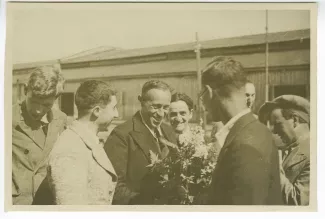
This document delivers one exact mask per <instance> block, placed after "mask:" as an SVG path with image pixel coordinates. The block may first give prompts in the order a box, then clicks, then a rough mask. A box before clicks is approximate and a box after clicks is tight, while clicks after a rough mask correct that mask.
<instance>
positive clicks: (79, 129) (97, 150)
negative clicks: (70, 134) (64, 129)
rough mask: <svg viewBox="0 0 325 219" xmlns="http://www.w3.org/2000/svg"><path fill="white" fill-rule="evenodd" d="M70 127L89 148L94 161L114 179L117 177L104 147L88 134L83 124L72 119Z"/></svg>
mask: <svg viewBox="0 0 325 219" xmlns="http://www.w3.org/2000/svg"><path fill="white" fill-rule="evenodd" d="M70 129H71V130H72V131H74V132H75V133H76V134H77V135H78V136H79V137H80V138H81V139H82V141H83V142H84V143H85V145H86V146H87V147H88V148H89V149H90V150H91V152H92V155H93V158H94V159H95V161H96V162H97V163H98V164H99V165H100V166H101V167H103V168H104V169H105V170H106V171H107V172H108V173H110V174H111V175H112V176H113V178H114V181H115V180H116V179H117V176H116V173H115V170H114V168H113V165H112V163H111V161H110V160H109V159H108V157H107V155H106V153H105V151H104V149H103V148H102V146H101V145H99V143H98V142H96V141H95V138H93V137H92V136H90V134H89V133H88V132H87V131H86V130H85V128H84V127H83V126H81V125H80V124H79V122H78V121H74V122H73V123H72V125H71V126H70Z"/></svg>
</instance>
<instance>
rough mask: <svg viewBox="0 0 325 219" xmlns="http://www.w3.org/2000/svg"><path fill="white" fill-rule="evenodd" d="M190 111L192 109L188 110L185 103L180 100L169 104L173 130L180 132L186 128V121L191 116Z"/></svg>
mask: <svg viewBox="0 0 325 219" xmlns="http://www.w3.org/2000/svg"><path fill="white" fill-rule="evenodd" d="M192 111H193V110H190V109H189V108H188V106H187V104H186V103H185V102H184V101H182V100H179V101H175V102H172V103H171V104H170V108H169V118H170V124H171V125H172V127H173V128H174V130H175V132H177V133H180V134H181V133H183V132H184V131H185V130H186V129H187V127H188V122H189V121H190V120H191V119H192V116H193V113H192Z"/></svg>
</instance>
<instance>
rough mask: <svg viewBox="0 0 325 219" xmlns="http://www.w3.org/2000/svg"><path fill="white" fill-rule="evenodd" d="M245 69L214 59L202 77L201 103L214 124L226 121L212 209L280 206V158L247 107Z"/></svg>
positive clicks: (225, 59) (210, 201)
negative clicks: (219, 206)
mask: <svg viewBox="0 0 325 219" xmlns="http://www.w3.org/2000/svg"><path fill="white" fill-rule="evenodd" d="M246 82H247V79H246V74H245V72H244V68H243V66H242V64H241V63H240V62H238V61H236V60H234V59H232V58H231V57H215V58H214V60H213V61H212V62H211V63H209V65H208V66H207V67H206V69H205V70H204V71H203V73H202V87H203V90H202V91H201V95H200V97H201V99H202V100H203V103H204V105H205V108H206V109H207V110H208V112H209V113H211V115H212V117H213V121H216V122H217V121H222V122H223V124H225V125H224V127H222V130H221V131H220V133H221V134H219V135H218V133H217V135H216V137H217V138H218V142H219V143H220V145H221V146H222V148H221V151H220V154H219V157H218V163H217V165H216V167H215V170H214V173H213V177H212V183H211V191H210V193H209V198H208V204H211V205H278V204H282V200H281V188H280V176H279V157H278V152H277V148H276V146H275V145H274V144H273V139H272V134H271V132H270V131H269V130H268V129H267V127H265V126H264V125H263V124H262V123H260V122H258V120H257V119H256V118H255V117H254V115H253V114H252V113H251V111H250V109H249V108H248V107H247V100H246V97H245V85H246Z"/></svg>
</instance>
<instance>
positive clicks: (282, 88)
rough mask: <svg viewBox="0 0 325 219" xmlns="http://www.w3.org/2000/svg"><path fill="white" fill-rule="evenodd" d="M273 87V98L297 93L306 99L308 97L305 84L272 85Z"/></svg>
mask: <svg viewBox="0 0 325 219" xmlns="http://www.w3.org/2000/svg"><path fill="white" fill-rule="evenodd" d="M273 89H274V90H273V92H274V93H273V95H274V98H276V97H278V96H281V95H286V94H291V95H297V96H301V97H304V98H307V99H308V98H309V91H308V86H307V85H277V86H274V88H273Z"/></svg>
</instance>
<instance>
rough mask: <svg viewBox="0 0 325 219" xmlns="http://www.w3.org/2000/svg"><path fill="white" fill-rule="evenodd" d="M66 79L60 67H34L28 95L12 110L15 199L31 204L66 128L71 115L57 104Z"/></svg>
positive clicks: (13, 193)
mask: <svg viewBox="0 0 325 219" xmlns="http://www.w3.org/2000/svg"><path fill="white" fill-rule="evenodd" d="M63 84H64V79H63V77H62V75H61V70H60V68H59V67H57V66H42V67H37V68H35V69H32V70H31V71H30V76H29V79H28V82H27V84H26V85H25V95H26V98H25V100H23V101H22V102H20V103H18V104H16V105H13V112H12V125H13V126H12V201H13V204H14V205H31V204H32V203H33V200H34V197H35V194H36V192H37V190H38V189H39V186H40V184H41V182H42V181H43V180H44V178H45V177H46V174H47V161H48V156H49V153H50V152H51V150H52V148H53V144H54V142H55V141H56V139H57V138H58V136H59V135H60V133H61V132H62V131H63V130H64V129H65V127H66V124H67V116H66V115H65V114H64V113H63V112H61V111H60V110H59V109H57V108H56V107H53V106H54V103H55V101H56V100H57V98H58V97H59V96H60V95H61V93H62V91H63Z"/></svg>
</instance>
